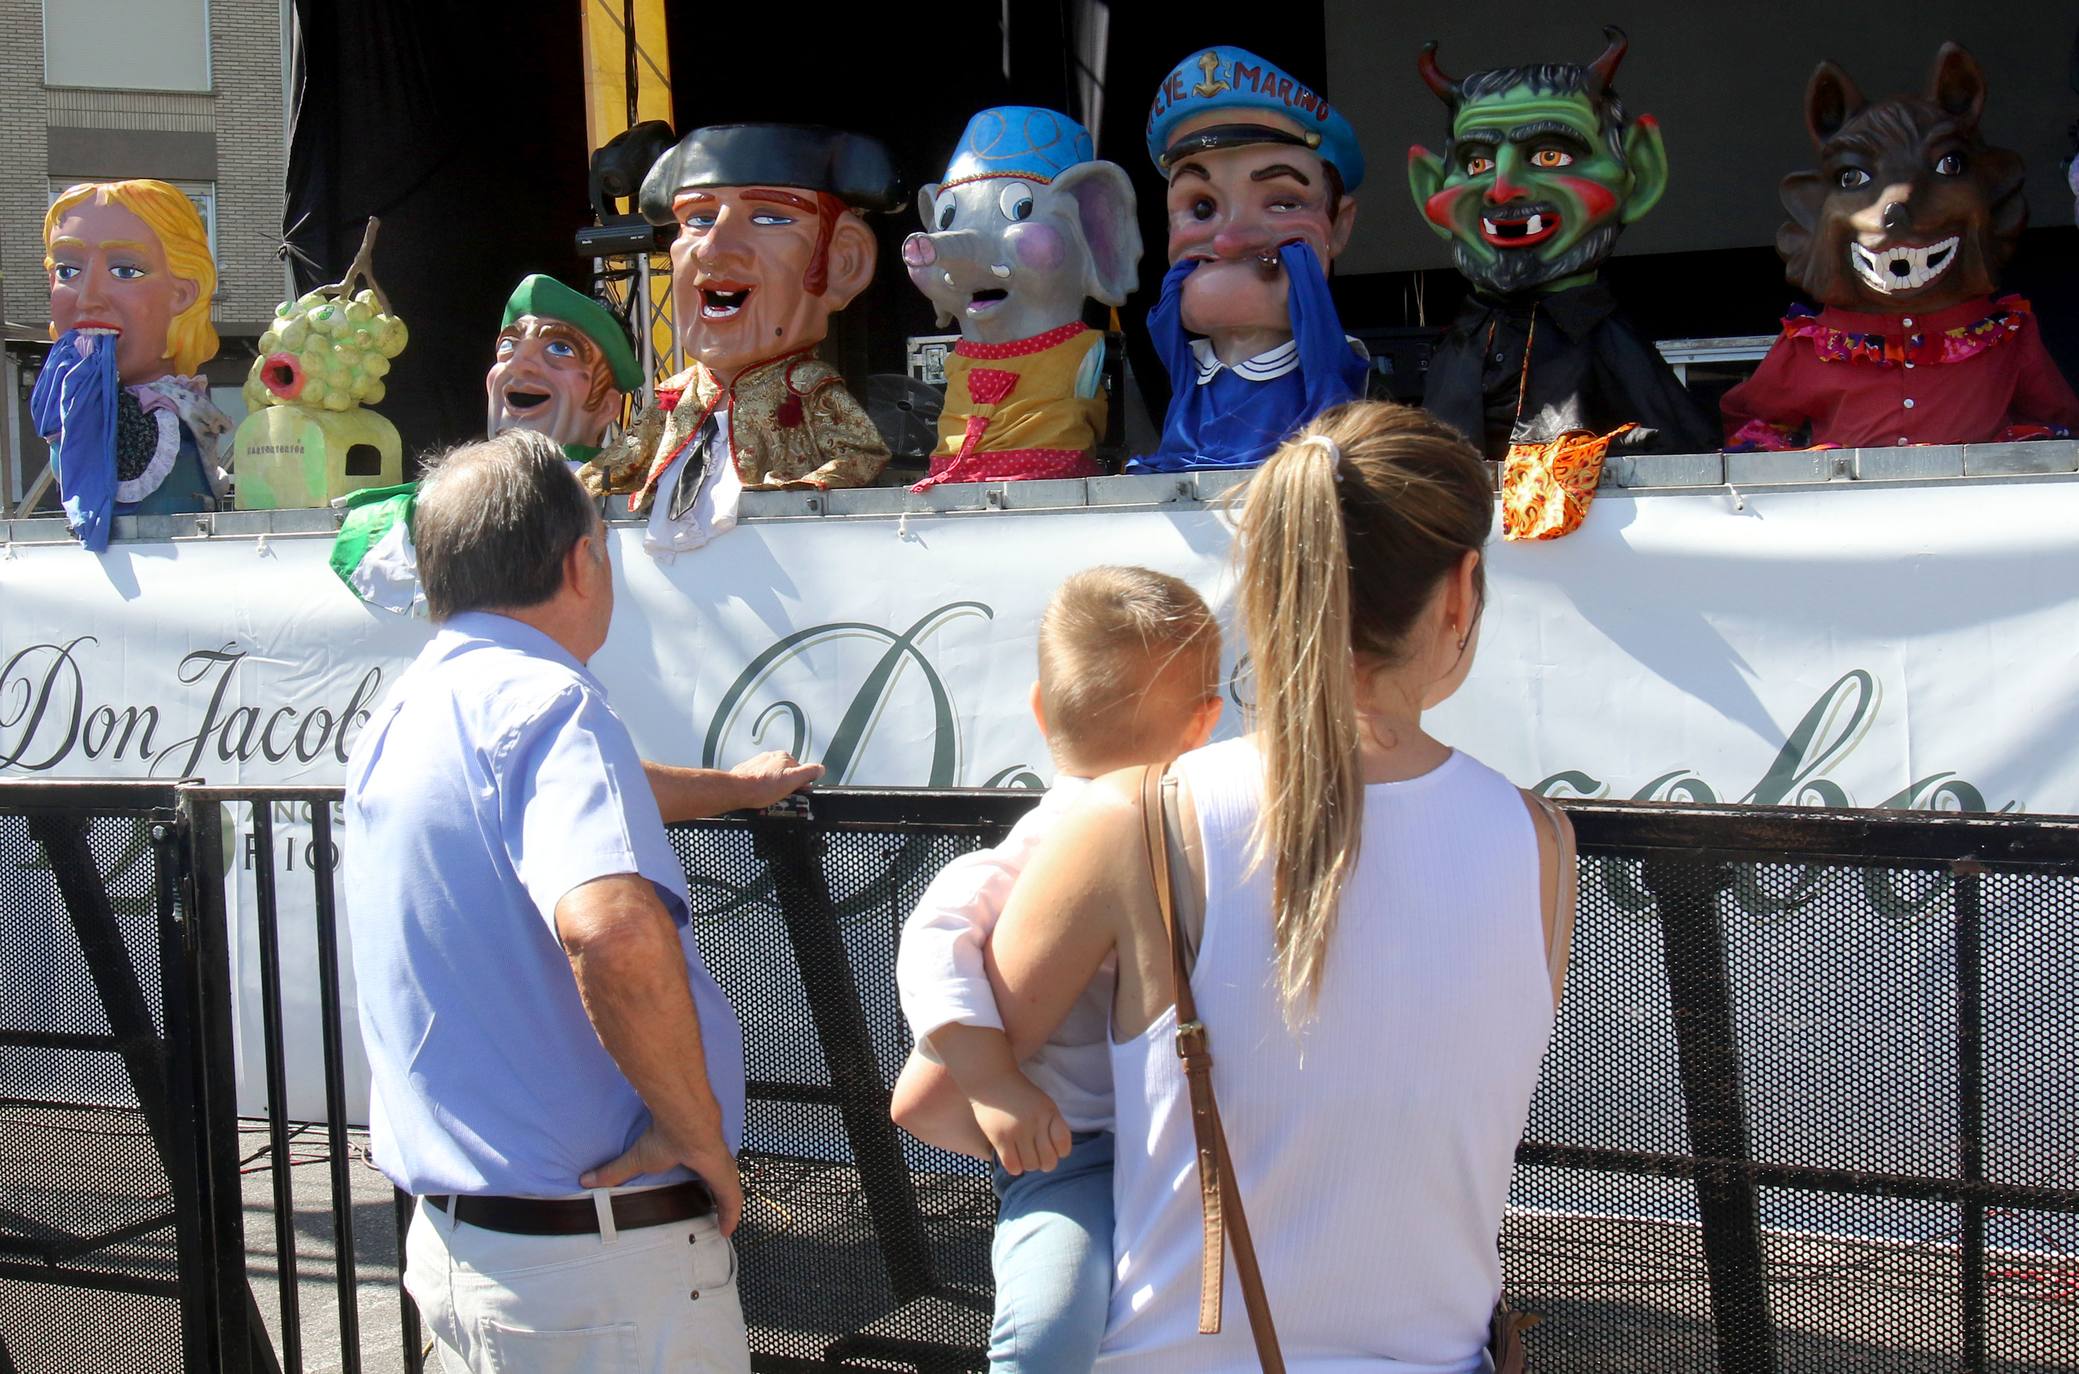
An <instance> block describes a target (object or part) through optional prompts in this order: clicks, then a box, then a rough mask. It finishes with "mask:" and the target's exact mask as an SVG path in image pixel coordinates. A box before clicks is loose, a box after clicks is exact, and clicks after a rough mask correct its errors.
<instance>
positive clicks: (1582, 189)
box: [1408, 28, 1668, 296]
mask: <svg viewBox="0 0 2079 1374" xmlns="http://www.w3.org/2000/svg"><path fill="white" fill-rule="evenodd" d="M1604 33H1605V35H1606V36H1607V37H1608V39H1609V46H1608V47H1607V48H1606V49H1604V51H1603V55H1602V56H1601V57H1598V58H1597V59H1596V60H1595V61H1593V62H1591V63H1589V64H1587V65H1586V66H1580V65H1577V64H1574V63H1562V62H1549V63H1542V64H1538V65H1534V66H1525V67H1503V68H1497V69H1495V70H1493V71H1484V72H1475V73H1473V74H1472V75H1471V76H1468V77H1466V78H1465V79H1464V80H1462V81H1461V80H1459V79H1457V78H1456V77H1451V76H1446V75H1445V74H1444V72H1443V70H1442V69H1441V68H1440V67H1438V66H1437V59H1436V48H1437V45H1436V44H1435V43H1431V44H1429V45H1428V46H1427V47H1425V48H1424V49H1423V50H1422V58H1421V63H1420V68H1421V72H1422V79H1423V81H1424V82H1426V83H1427V84H1428V86H1429V88H1430V90H1431V91H1433V92H1435V93H1436V97H1437V99H1439V100H1441V101H1443V102H1444V104H1445V105H1446V106H1448V107H1449V108H1450V110H1451V141H1450V143H1449V144H1448V145H1446V147H1445V149H1444V152H1443V155H1442V156H1438V155H1437V154H1435V153H1432V152H1430V151H1429V150H1428V149H1427V148H1422V147H1414V148H1410V149H1409V150H1408V184H1409V188H1410V189H1411V190H1412V191H1413V192H1414V195H1415V205H1416V207H1417V208H1418V209H1420V210H1421V211H1422V215H1423V218H1425V219H1427V220H1428V221H1429V226H1430V228H1432V229H1434V230H1435V231H1436V232H1437V233H1438V234H1439V235H1441V236H1442V237H1444V238H1447V239H1450V240H1451V241H1452V244H1453V248H1454V256H1455V258H1456V259H1457V265H1458V270H1459V272H1460V273H1461V274H1462V275H1463V276H1464V277H1465V278H1466V280H1468V281H1470V282H1471V283H1472V284H1473V285H1474V286H1476V287H1478V288H1480V289H1481V290H1483V291H1486V292H1488V293H1490V294H1493V295H1503V296H1509V295H1516V294H1519V293H1523V292H1543V291H1556V290H1559V289H1562V288H1564V287H1568V286H1576V285H1580V284H1582V283H1583V282H1585V281H1587V280H1588V279H1589V278H1590V277H1592V276H1593V275H1594V273H1595V270H1596V268H1597V267H1599V266H1600V265H1601V264H1602V261H1603V259H1604V258H1606V257H1608V256H1609V255H1610V250H1611V249H1612V248H1613V247H1615V246H1616V243H1617V235H1618V233H1619V232H1620V231H1622V229H1623V228H1624V226H1625V225H1627V224H1630V223H1631V222H1632V221H1634V220H1636V219H1639V218H1642V217H1643V216H1644V215H1645V214H1646V212H1647V211H1648V210H1651V209H1652V208H1653V207H1654V206H1655V205H1656V204H1658V203H1659V201H1660V197H1661V193H1662V192H1664V191H1665V190H1667V184H1668V163H1667V150H1666V148H1665V147H1663V146H1662V143H1661V137H1660V125H1659V124H1658V123H1657V122H1655V120H1654V119H1653V117H1652V116H1651V115H1640V116H1638V117H1637V118H1636V119H1633V118H1629V117H1627V116H1626V114H1625V110H1624V103H1623V102H1622V101H1621V100H1619V99H1618V98H1617V92H1616V90H1615V89H1614V88H1613V87H1612V85H1611V83H1612V82H1613V81H1614V80H1615V79H1616V76H1617V64H1618V63H1619V62H1621V61H1622V60H1623V59H1624V50H1625V40H1624V34H1623V33H1622V31H1620V30H1618V29H1615V28H1610V29H1605V30H1604Z"/></svg>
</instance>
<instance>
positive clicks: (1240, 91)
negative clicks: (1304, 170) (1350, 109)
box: [1148, 46, 1364, 191]
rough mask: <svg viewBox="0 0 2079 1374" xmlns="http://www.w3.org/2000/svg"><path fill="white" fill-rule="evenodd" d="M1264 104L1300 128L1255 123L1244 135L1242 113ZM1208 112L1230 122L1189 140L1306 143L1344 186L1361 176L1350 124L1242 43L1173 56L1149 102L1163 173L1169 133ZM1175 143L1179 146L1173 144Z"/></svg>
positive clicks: (1151, 137)
mask: <svg viewBox="0 0 2079 1374" xmlns="http://www.w3.org/2000/svg"><path fill="white" fill-rule="evenodd" d="M1252 111H1267V112H1270V113H1274V114H1280V115H1283V116H1284V117H1285V118H1287V119H1289V120H1291V121H1293V122H1294V123H1296V124H1298V125H1299V126H1300V128H1301V129H1303V130H1305V133H1304V134H1302V135H1300V136H1299V137H1297V138H1294V137H1293V136H1291V135H1289V134H1287V133H1286V132H1285V131H1284V130H1282V129H1277V130H1273V129H1272V128H1270V127H1269V126H1268V125H1262V126H1256V127H1257V130H1258V131H1259V132H1260V133H1261V135H1262V136H1261V137H1250V136H1249V132H1248V130H1249V121H1248V115H1249V113H1250V112H1252ZM1207 114H1232V115H1234V116H1236V117H1237V118H1236V119H1235V122H1234V125H1233V126H1226V125H1223V126H1221V127H1220V128H1219V129H1217V130H1212V129H1209V130H1206V131H1205V132H1206V133H1207V134H1208V135H1209V136H1210V137H1208V138H1207V139H1206V140H1205V141H1203V142H1198V141H1196V140H1198V135H1197V134H1196V133H1194V134H1193V135H1192V136H1191V138H1192V139H1193V140H1194V143H1193V146H1195V147H1204V148H1217V147H1235V146H1238V145H1241V144H1247V143H1299V144H1302V145H1304V146H1306V147H1309V148H1312V149H1313V150H1314V151H1315V152H1316V153H1318V154H1319V155H1320V157H1321V160H1322V161H1324V162H1326V163H1328V164H1329V165H1330V166H1331V167H1334V168H1335V170H1336V175H1337V176H1339V177H1341V178H1342V180H1343V189H1344V190H1346V191H1355V190H1356V189H1357V186H1358V183H1359V182H1361V181H1363V180H1364V153H1363V152H1362V151H1360V150H1359V148H1358V146H1357V131H1356V130H1354V129H1352V128H1351V127H1350V121H1349V120H1347V119H1345V118H1343V117H1342V115H1341V114H1339V113H1337V112H1336V110H1335V107H1334V106H1332V105H1330V104H1329V103H1328V101H1327V99H1326V98H1325V97H1323V96H1322V95H1321V94H1320V93H1319V92H1318V91H1315V90H1313V89H1311V88H1310V87H1308V86H1307V85H1306V84H1304V83H1303V82H1300V81H1296V80H1294V79H1293V77H1292V74H1291V73H1289V72H1287V71H1285V70H1284V69H1283V68H1281V67H1279V66H1278V65H1277V64H1276V63H1274V62H1266V61H1264V60H1263V59H1262V58H1260V57H1258V56H1257V55H1256V54H1255V53H1252V52H1250V51H1249V50H1248V49H1247V48H1237V47H1232V46H1221V47H1211V48H1201V49H1199V50H1198V51H1196V52H1194V53H1192V54H1191V56H1189V57H1187V58H1185V59H1184V60H1183V61H1182V62H1179V63H1178V64H1177V65H1176V67H1175V68H1174V69H1173V70H1172V71H1171V72H1170V74H1169V75H1168V76H1166V77H1164V78H1163V79H1162V85H1161V86H1160V87H1158V88H1157V89H1156V92H1155V103H1154V104H1153V105H1151V106H1149V107H1148V156H1149V157H1150V158H1152V159H1154V162H1155V166H1156V167H1157V168H1158V169H1160V170H1161V171H1162V172H1163V173H1164V175H1167V174H1168V172H1169V164H1170V163H1171V162H1172V161H1174V160H1175V158H1174V153H1173V151H1172V149H1171V147H1170V142H1171V135H1172V133H1173V132H1174V131H1175V129H1176V128H1177V126H1178V125H1180V124H1182V123H1183V122H1184V121H1185V120H1187V119H1196V118H1198V117H1199V116H1201V115H1207ZM1177 151H1182V150H1177Z"/></svg>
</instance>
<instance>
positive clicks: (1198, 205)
mask: <svg viewBox="0 0 2079 1374" xmlns="http://www.w3.org/2000/svg"><path fill="white" fill-rule="evenodd" d="M1219 213H1220V206H1219V204H1218V203H1217V202H1216V201H1214V199H1213V198H1212V197H1211V196H1200V197H1199V198H1198V199H1197V200H1194V201H1192V202H1191V207H1190V215H1191V218H1193V219H1196V220H1208V219H1211V218H1212V217H1213V216H1214V215H1217V214H1219Z"/></svg>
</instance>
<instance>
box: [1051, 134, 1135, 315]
mask: <svg viewBox="0 0 2079 1374" xmlns="http://www.w3.org/2000/svg"><path fill="white" fill-rule="evenodd" d="M1053 184H1054V189H1055V190H1057V191H1061V192H1064V193H1066V194H1068V195H1070V196H1073V197H1074V198H1075V202H1076V218H1077V219H1078V220H1079V221H1080V222H1081V224H1082V226H1083V242H1084V243H1085V244H1086V245H1088V247H1089V249H1090V278H1089V280H1088V281H1087V282H1086V283H1084V287H1083V289H1084V291H1085V292H1086V293H1087V294H1088V295H1089V296H1091V297H1092V298H1093V299H1095V300H1099V301H1102V302H1104V303H1105V304H1106V305H1124V304H1125V303H1126V297H1127V296H1128V295H1129V294H1131V292H1132V291H1133V288H1134V286H1135V284H1136V283H1137V282H1139V280H1140V263H1141V226H1140V220H1139V217H1138V215H1137V214H1136V213H1135V210H1134V201H1133V183H1132V182H1131V181H1130V180H1128V179H1127V176H1126V169H1125V168H1123V167H1121V166H1120V165H1119V164H1118V163H1116V162H1078V163H1077V164H1076V165H1075V166H1073V167H1070V168H1069V169H1068V170H1067V171H1065V172H1063V173H1061V175H1059V176H1057V177H1055V178H1054V183H1053Z"/></svg>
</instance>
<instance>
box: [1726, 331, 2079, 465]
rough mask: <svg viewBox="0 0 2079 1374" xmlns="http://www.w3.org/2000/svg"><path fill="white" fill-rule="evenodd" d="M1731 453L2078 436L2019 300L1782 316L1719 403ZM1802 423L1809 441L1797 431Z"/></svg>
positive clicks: (2070, 408) (2068, 399) (2076, 422)
mask: <svg viewBox="0 0 2079 1374" xmlns="http://www.w3.org/2000/svg"><path fill="white" fill-rule="evenodd" d="M1721 407H1722V409H1723V412H1724V416H1725V432H1726V436H1727V439H1728V441H1729V442H1730V443H1731V444H1733V445H1734V446H1736V447H1754V448H1789V447H1797V446H1799V445H1800V444H1809V445H1811V446H1813V447H1838V448H1869V447H1878V446H1890V445H1895V444H1979V443H1989V442H1992V441H1994V440H1998V439H2003V438H2025V437H2041V436H2042V434H2043V433H2045V432H2046V431H2047V432H2055V431H2057V430H2060V429H2063V430H2070V431H2073V432H2075V433H2079V396H2075V395H2073V393H2072V388H2071V386H2070V385H2069V384H2068V383H2067V382H2066V381H2065V379H2064V375H2063V374H2062V373H2060V372H2059V371H2058V369H2057V364H2056V363H2055V362H2053V361H2051V358H2050V354H2049V352H2048V351H2047V350H2046V349H2045V348H2044V347H2043V339H2042V335H2041V333H2040V332H2039V331H2038V330H2037V328H2036V320H2035V316H2034V315H2032V314H2030V313H2029V307H2028V302H2027V301H2024V300H2022V299H2021V298H2020V297H2019V296H2002V297H2000V298H1998V299H1997V300H1994V299H1992V298H1989V297H1979V298H1978V299H1976V300H1969V301H1965V302H1963V303H1962V304H1960V305H1953V306H1950V307H1949V308H1947V309H1945V310H1938V311H1936V312H1935V313H1934V314H1932V315H1926V316H1915V315H1910V314H1908V315H1874V314H1864V313H1862V312H1859V311H1853V310H1840V309H1836V308H1835V307H1833V306H1828V307H1827V308H1826V309H1825V310H1822V311H1821V312H1819V313H1818V314H1817V315H1812V314H1793V315H1791V316H1789V317H1788V318H1787V319H1785V320H1784V321H1783V333H1782V335H1781V336H1780V337H1778V338H1777V340H1776V344H1775V347H1773V348H1771V349H1770V350H1769V355H1768V357H1766V358H1764V359H1763V360H1762V364H1761V367H1760V369H1759V370H1758V371H1756V372H1755V374H1754V375H1753V376H1752V377H1750V378H1748V379H1747V380H1746V381H1744V382H1742V383H1740V384H1739V385H1738V386H1736V387H1734V388H1733V389H1732V390H1731V391H1728V392H1726V393H1725V399H1724V400H1723V401H1722V402H1721ZM1808 426H1809V427H1810V431H1811V434H1810V437H1809V438H1808V439H1807V438H1803V437H1802V432H1803V431H1804V430H1805V429H1806V427H1808Z"/></svg>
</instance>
